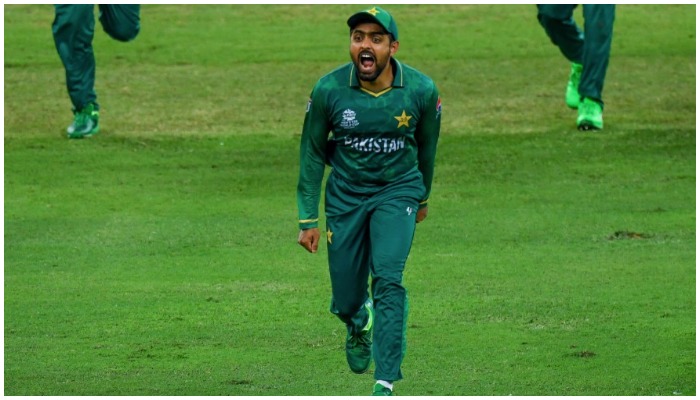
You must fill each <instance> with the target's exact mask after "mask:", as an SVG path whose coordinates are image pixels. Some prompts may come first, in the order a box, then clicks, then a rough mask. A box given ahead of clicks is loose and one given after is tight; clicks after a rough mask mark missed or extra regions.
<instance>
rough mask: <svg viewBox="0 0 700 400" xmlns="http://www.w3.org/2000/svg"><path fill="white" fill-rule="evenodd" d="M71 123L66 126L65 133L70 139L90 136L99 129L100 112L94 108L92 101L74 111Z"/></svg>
mask: <svg viewBox="0 0 700 400" xmlns="http://www.w3.org/2000/svg"><path fill="white" fill-rule="evenodd" d="M74 114H75V115H74V117H73V123H72V124H70V126H68V129H66V133H67V134H68V138H70V139H82V138H85V137H90V136H92V135H94V134H96V133H97V132H99V131H100V124H99V123H100V112H99V111H97V110H95V105H94V104H93V103H90V104H88V105H87V106H85V107H83V109H82V110H80V111H77V110H76V111H74Z"/></svg>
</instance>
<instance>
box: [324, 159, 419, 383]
mask: <svg viewBox="0 0 700 400" xmlns="http://www.w3.org/2000/svg"><path fill="white" fill-rule="evenodd" d="M424 193H425V186H424V185H423V181H422V177H421V175H420V173H419V172H417V171H416V172H415V173H410V174H409V175H408V176H405V177H403V178H402V179H400V180H399V181H398V182H395V183H392V184H390V185H387V186H378V187H374V188H367V187H362V188H359V187H356V186H353V185H352V184H350V183H349V182H347V181H345V180H343V179H342V178H340V177H339V176H338V175H337V174H335V173H331V174H330V176H329V178H328V181H327V183H326V201H325V211H326V224H327V226H326V235H327V242H328V243H327V244H328V265H329V271H330V278H331V287H332V292H333V299H332V302H331V312H332V313H334V314H336V315H337V316H338V317H339V318H340V319H341V320H342V321H343V322H345V324H346V325H347V328H348V332H349V333H351V334H355V333H358V332H360V331H361V329H362V328H363V327H364V326H365V325H366V323H367V317H368V314H367V311H366V310H365V308H364V307H363V304H364V303H365V301H366V300H367V299H368V297H369V292H368V289H369V284H368V279H369V276H370V274H371V280H372V286H371V289H372V301H373V304H374V310H375V319H374V341H373V348H372V352H373V355H374V362H375V373H374V376H375V378H376V379H382V380H386V381H389V382H393V381H397V380H399V379H401V378H402V374H401V362H402V361H403V356H404V353H405V350H406V318H407V314H408V296H407V291H406V289H405V288H404V286H403V284H402V280H403V271H404V266H405V264H406V259H407V258H408V253H409V251H410V249H411V244H412V242H413V234H414V232H415V227H416V211H417V210H418V203H419V201H420V199H421V198H422V196H423V195H424Z"/></svg>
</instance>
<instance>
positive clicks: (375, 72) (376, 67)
mask: <svg viewBox="0 0 700 400" xmlns="http://www.w3.org/2000/svg"><path fill="white" fill-rule="evenodd" d="M360 54H362V53H360ZM372 60H373V63H372V66H371V69H370V70H367V69H366V68H364V67H363V65H362V58H361V57H360V55H358V56H357V57H354V58H353V63H354V64H355V68H357V77H358V78H359V79H360V80H361V81H365V82H374V81H375V80H377V78H378V77H379V75H381V74H382V72H384V69H386V66H387V65H388V64H389V57H387V58H386V59H384V60H379V59H378V58H377V57H376V55H374V54H373V55H372Z"/></svg>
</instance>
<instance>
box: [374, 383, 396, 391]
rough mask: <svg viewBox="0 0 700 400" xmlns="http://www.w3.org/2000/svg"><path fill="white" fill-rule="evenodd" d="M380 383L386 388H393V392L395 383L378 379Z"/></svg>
mask: <svg viewBox="0 0 700 400" xmlns="http://www.w3.org/2000/svg"><path fill="white" fill-rule="evenodd" d="M377 383H378V384H380V385H382V386H384V387H385V388H387V389H389V390H391V391H392V392H393V391H394V385H393V384H392V383H391V382H387V381H377Z"/></svg>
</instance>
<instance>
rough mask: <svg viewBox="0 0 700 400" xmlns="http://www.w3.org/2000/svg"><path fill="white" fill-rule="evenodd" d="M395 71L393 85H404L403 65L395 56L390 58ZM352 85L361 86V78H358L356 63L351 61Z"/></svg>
mask: <svg viewBox="0 0 700 400" xmlns="http://www.w3.org/2000/svg"><path fill="white" fill-rule="evenodd" d="M389 63H391V65H392V67H393V68H394V71H396V73H395V74H394V82H392V84H391V87H403V85H404V82H403V66H402V65H401V63H400V62H398V61H397V60H396V59H395V58H394V57H391V58H390V59H389ZM350 87H360V80H359V79H358V78H357V73H356V72H355V64H353V63H350Z"/></svg>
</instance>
